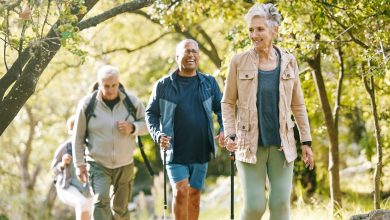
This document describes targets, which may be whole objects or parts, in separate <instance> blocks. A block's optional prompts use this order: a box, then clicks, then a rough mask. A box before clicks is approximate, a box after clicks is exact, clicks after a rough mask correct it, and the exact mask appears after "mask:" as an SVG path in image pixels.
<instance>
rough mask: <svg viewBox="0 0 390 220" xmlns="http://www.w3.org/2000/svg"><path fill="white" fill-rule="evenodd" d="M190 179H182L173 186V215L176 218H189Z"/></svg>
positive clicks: (177, 219)
mask: <svg viewBox="0 0 390 220" xmlns="http://www.w3.org/2000/svg"><path fill="white" fill-rule="evenodd" d="M188 189H189V186H188V179H184V180H181V181H179V182H177V183H176V184H175V186H174V187H173V201H172V207H173V215H174V219H175V220H187V219H188V211H187V208H188Z"/></svg>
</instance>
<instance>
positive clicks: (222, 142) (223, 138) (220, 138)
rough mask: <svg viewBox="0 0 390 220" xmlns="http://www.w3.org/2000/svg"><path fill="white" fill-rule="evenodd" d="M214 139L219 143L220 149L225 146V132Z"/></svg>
mask: <svg viewBox="0 0 390 220" xmlns="http://www.w3.org/2000/svg"><path fill="white" fill-rule="evenodd" d="M214 139H215V140H217V141H218V144H219V147H224V146H225V137H224V133H223V131H221V132H219V134H218V135H217V136H215V137H214Z"/></svg>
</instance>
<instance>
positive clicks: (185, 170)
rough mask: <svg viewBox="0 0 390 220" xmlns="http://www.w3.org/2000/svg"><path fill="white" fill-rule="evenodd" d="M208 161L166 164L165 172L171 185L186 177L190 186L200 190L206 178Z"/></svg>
mask: <svg viewBox="0 0 390 220" xmlns="http://www.w3.org/2000/svg"><path fill="white" fill-rule="evenodd" d="M207 167H208V163H191V164H177V163H170V164H167V174H168V177H169V180H170V182H171V184H172V185H175V183H177V182H179V181H181V180H184V179H188V181H189V183H190V186H191V187H192V188H195V189H197V190H202V189H203V187H204V180H205V179H206V174H207Z"/></svg>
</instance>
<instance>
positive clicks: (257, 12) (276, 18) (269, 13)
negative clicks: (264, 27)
mask: <svg viewBox="0 0 390 220" xmlns="http://www.w3.org/2000/svg"><path fill="white" fill-rule="evenodd" d="M255 16H259V17H262V18H265V19H266V20H267V24H268V27H271V28H272V27H274V26H279V25H280V23H281V20H282V16H281V15H280V13H279V11H278V9H277V8H276V7H275V5H273V4H271V3H268V4H255V5H254V6H252V8H250V9H249V11H248V13H247V14H246V15H245V20H246V22H247V23H248V24H250V23H251V21H252V19H253V17H255Z"/></svg>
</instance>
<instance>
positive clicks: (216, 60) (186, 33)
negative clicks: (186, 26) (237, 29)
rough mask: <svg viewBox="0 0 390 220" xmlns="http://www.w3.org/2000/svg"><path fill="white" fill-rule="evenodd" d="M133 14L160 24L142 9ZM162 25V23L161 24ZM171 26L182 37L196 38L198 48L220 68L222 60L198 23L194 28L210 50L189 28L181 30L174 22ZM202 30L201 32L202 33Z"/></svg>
mask: <svg viewBox="0 0 390 220" xmlns="http://www.w3.org/2000/svg"><path fill="white" fill-rule="evenodd" d="M132 13H134V14H138V15H141V16H143V17H144V18H146V19H148V20H149V21H151V22H153V23H155V24H158V25H161V24H160V22H159V21H158V20H157V19H153V18H151V17H150V15H148V14H147V13H145V12H143V11H140V10H137V11H134V12H132ZM161 26H162V25H161ZM173 28H174V29H175V31H176V32H178V33H180V34H181V35H183V36H184V37H186V38H191V39H194V40H197V41H198V43H199V49H200V50H201V51H202V52H203V53H205V54H206V55H207V56H208V57H209V58H210V60H211V61H212V62H213V63H214V65H215V66H216V67H217V68H220V67H221V64H222V60H221V59H220V58H219V56H218V51H217V49H216V47H215V45H214V44H213V42H212V40H211V38H210V37H209V36H208V35H207V33H206V32H205V31H204V30H203V29H202V28H201V27H200V26H199V25H198V27H197V28H196V29H195V30H197V31H198V32H199V33H200V34H201V35H202V37H203V38H204V39H205V41H206V42H207V43H208V44H209V45H210V47H211V51H210V50H208V49H207V48H206V47H205V46H204V45H203V44H202V43H201V42H200V41H199V39H197V37H196V36H194V35H193V34H192V33H191V32H190V30H187V31H183V30H181V28H180V27H179V25H177V24H175V25H174V26H173ZM202 32H203V33H202Z"/></svg>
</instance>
